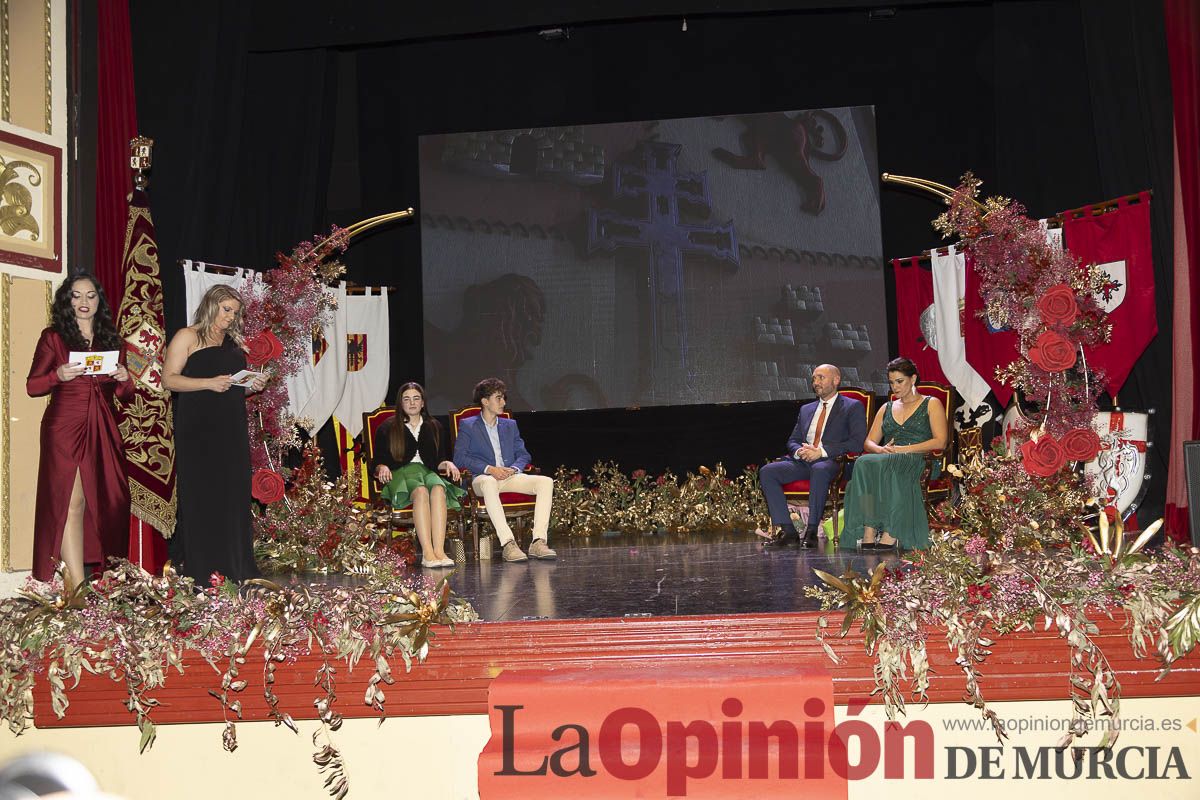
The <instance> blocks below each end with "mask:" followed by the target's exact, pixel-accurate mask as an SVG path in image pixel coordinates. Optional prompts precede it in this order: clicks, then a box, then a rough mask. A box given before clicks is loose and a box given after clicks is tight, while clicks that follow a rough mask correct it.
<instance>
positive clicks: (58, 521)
mask: <svg viewBox="0 0 1200 800" xmlns="http://www.w3.org/2000/svg"><path fill="white" fill-rule="evenodd" d="M70 353H71V348H70V347H68V346H67V344H66V342H64V341H63V339H62V337H61V336H59V335H58V333H56V332H55V331H54V329H53V328H47V329H46V330H44V331H42V338H41V339H39V340H38V344H37V350H35V351H34V354H33V366H32V367H30V368H29V377H28V379H26V381H25V388H26V391H27V392H29V396H30V397H41V396H43V395H46V394H49V395H50V406H49V407H48V408H47V409H46V413H45V414H44V415H43V416H42V438H41V441H42V458H41V463H40V464H39V466H38V488H37V509H36V510H35V512H34V513H35V516H34V528H33V577H35V578H37V579H38V580H40V581H48V580H50V578H52V577H53V576H54V569H55V567H56V566H57V564H58V561H59V556H60V553H61V551H62V535H63V526H64V525H65V524H66V521H67V507H68V506H69V505H70V501H71V488H72V486H73V485H74V483H75V472H76V470H78V471H79V478H80V481H81V482H82V484H83V494H84V497H85V498H86V500H87V512H86V514H85V515H84V522H83V560H84V563H86V564H97V563H98V564H101V565H102V568H103V565H104V562H105V560H106V559H107V558H108V557H109V556H117V557H120V558H126V557H128V555H129V481H128V478H127V476H126V474H125V450H124V446H123V445H122V443H121V434H120V432H119V431H118V430H117V421H116V418H115V417H114V414H113V396H114V395H116V396H117V397H119V398H121V399H122V400H130V399H132V398H133V381H132V380H128V381H124V382H120V381H117V380H116V379H114V378H113V377H112V376H111V375H94V376H93V375H80V376H79V377H78V378H75V379H74V380H70V381H66V382H63V381H60V380H59V379H58V374H57V370H58V368H59V366H61V365H62V364H65V363H67V359H68V357H69V355H70Z"/></svg>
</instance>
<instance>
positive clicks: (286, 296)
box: [242, 225, 348, 480]
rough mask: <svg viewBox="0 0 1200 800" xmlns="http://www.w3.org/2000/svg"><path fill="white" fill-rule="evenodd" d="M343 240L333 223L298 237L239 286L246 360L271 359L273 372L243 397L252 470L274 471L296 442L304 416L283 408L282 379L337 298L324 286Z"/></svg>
mask: <svg viewBox="0 0 1200 800" xmlns="http://www.w3.org/2000/svg"><path fill="white" fill-rule="evenodd" d="M347 244H348V237H347V234H346V231H345V230H343V229H341V228H338V227H337V226H336V225H335V226H334V227H333V228H332V230H331V231H330V234H329V236H327V237H324V238H322V239H319V240H316V239H315V240H313V241H311V242H310V241H303V242H300V243H299V244H298V245H296V246H295V247H294V248H293V249H292V252H291V253H290V254H288V255H284V254H283V253H276V254H275V260H276V262H277V266H276V267H275V268H274V269H271V270H267V271H266V272H264V273H263V279H262V281H261V282H254V283H249V284H247V285H246V286H245V288H244V289H243V293H244V297H245V300H246V305H245V308H244V310H243V314H242V320H243V322H242V326H243V333H244V335H245V338H246V346H247V350H248V353H247V357H246V360H247V361H248V362H249V363H250V364H252V365H255V366H264V365H267V364H270V371H271V373H272V379H271V381H269V382H268V383H267V386H266V388H265V389H263V391H261V392H258V393H257V394H253V395H251V396H250V397H248V398H247V399H246V412H247V416H248V419H249V426H250V441H251V442H253V443H255V446H253V447H251V448H250V459H251V465H252V467H253V468H254V469H256V470H261V469H264V468H266V469H270V470H272V471H274V469H275V465H277V464H279V463H280V459H281V458H282V456H283V453H284V451H285V450H287V449H288V448H290V447H298V446H299V444H300V440H299V438H298V437H297V425H298V424H303V423H304V422H305V421H304V420H297V419H295V418H293V417H292V415H291V414H290V413H289V412H288V410H287V409H288V392H287V378H289V377H291V376H293V375H295V374H296V373H297V372H299V371H300V368H301V366H302V365H303V364H304V362H305V361H306V360H308V359H311V358H312V342H313V336H314V334H315V333H316V332H319V331H320V329H321V325H323V324H324V323H326V322H328V320H329V315H330V313H331V312H332V310H333V308H334V306H335V303H336V301H335V300H334V299H333V297H332V296H331V295H330V294H329V293H328V292H326V291H325V290H324V285H325V284H327V283H329V282H330V281H334V280H336V279H337V278H339V277H340V276H341V275H342V274H343V273H345V271H346V268H345V265H343V264H342V263H341V262H340V261H338V260H337V255H338V254H340V253H342V252H345V250H346V246H347ZM259 443H261V444H262V447H258V446H257V445H258V444H259ZM260 480H261V479H260ZM281 480H282V479H281Z"/></svg>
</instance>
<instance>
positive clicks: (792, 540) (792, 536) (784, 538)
mask: <svg viewBox="0 0 1200 800" xmlns="http://www.w3.org/2000/svg"><path fill="white" fill-rule="evenodd" d="M798 544H800V534H799V533H797V532H796V531H780V532H779V533H777V534H775V535H774V536H773V537H771V538H770V539H768V540H767V542H766V544H764V545H763V547H794V546H796V545H798Z"/></svg>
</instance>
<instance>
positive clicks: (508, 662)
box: [34, 613, 1200, 728]
mask: <svg viewBox="0 0 1200 800" xmlns="http://www.w3.org/2000/svg"><path fill="white" fill-rule="evenodd" d="M819 616H820V615H819V614H817V613H801V614H763V615H743V616H720V617H652V618H636V619H595V620H547V621H535V622H487V623H476V624H472V625H462V626H459V627H458V628H457V629H456V630H455V632H453V633H451V632H450V631H449V629H447V628H437V629H435V630H436V631H437V636H436V639H435V643H434V646H433V647H432V648H431V650H430V654H429V660H428V662H427V663H426V664H423V665H418V666H416V667H414V668H413V670H412V672H409V673H404V671H403V670H404V662H403V660H402V659H400V658H398V657H397V658H395V659H393V660H392V669H393V676H394V677H395V678H396V683H395V684H394V685H392V686H385V687H383V688H384V691H385V692H386V693H387V698H388V700H387V703H386V704H385V705H386V708H387V713H388V715H389V716H393V717H405V716H430V715H434V716H437V715H452V714H486V713H487V710H488V709H487V692H488V686H489V684H490V683H491V680H492V678H493V677H494V676H495V675H498V674H499V673H500V671H502V670H504V669H513V670H516V669H588V668H589V667H592V666H594V665H598V664H612V663H618V664H619V663H629V664H631V665H634V664H636V665H646V666H650V665H659V664H664V663H678V662H679V660H680V659H686V660H688V661H689V662H690V663H695V662H701V663H703V662H705V661H711V662H712V668H713V670H715V671H717V670H720V669H721V665H722V664H723V663H728V660H729V659H737V658H753V659H755V660H756V661H770V662H772V663H776V664H778V663H785V664H796V665H800V664H807V665H816V666H822V667H825V668H827V669H829V671H830V672H831V673H832V674H833V682H834V693H835V696H836V698H837V701H838V702H839V703H846V702H848V701H849V700H850V699H851V698H857V697H867V696H868V695H869V694H870V692H871V691H872V690H873V689H874V681H873V679H872V674H873V672H872V670H873V666H874V663H875V661H874V659H873V658H872V657H870V656H868V655H867V654H866V652H865V650H864V648H863V641H862V636H861V634H859V633H858V632H857V630H854V631H851V633H850V634H849V635H848V636H847V637H846V638H845V639H836V638H833V637H832V636H830V638H829V642H830V644H831V645H832V646H833V648H834V650H835V651H836V652H837V654H838V655H839V656H840V657H841V658H842V659H843V661H842V663H841V664H833V663H832V662H831V661H830V660H829V658H828V657H827V655H826V654H825V652H824V650H823V649H822V648H821V646H820V645H819V644H818V643H817V641H816V639H815V636H816V631H817V618H818V617H819ZM828 616H829V620H830V626H831V627H832V628H834V630H837V625H838V624H839V622H840V616H839V615H837V614H830V615H828ZM1097 624H1098V625H1099V627H1100V633H1099V634H1098V635H1097V636H1096V637H1094V638H1095V639H1096V640H1097V642H1098V643H1099V645H1100V647H1101V649H1102V650H1103V651H1104V653H1105V655H1107V657H1108V659H1109V662H1110V664H1111V665H1112V667H1113V668H1114V669H1115V670H1116V671H1117V674H1118V680H1119V681H1120V682H1121V686H1122V690H1123V696H1124V697H1127V698H1132V697H1182V696H1200V655H1196V654H1193V655H1191V656H1189V657H1188V658H1185V659H1183V660H1181V661H1180V662H1179V663H1177V664H1176V666H1175V668H1174V669H1172V670H1171V674H1170V675H1168V676H1167V677H1166V678H1164V679H1163V680H1162V681H1156V680H1155V679H1156V678H1157V677H1158V674H1159V670H1158V664H1157V662H1156V661H1155V660H1154V659H1153V658H1145V659H1138V658H1135V657H1134V655H1133V653H1132V651H1131V649H1130V646H1129V640H1128V633H1127V631H1125V630H1123V629H1122V628H1121V625H1120V623H1118V622H1110V621H1109V620H1107V619H1101V620H1100V621H1099V622H1098V623H1097ZM928 648H929V661H930V665H931V668H932V669H933V670H935V671H936V674H933V675H931V676H930V687H929V693H928V694H929V700H930V701H931V702H935V703H957V702H961V701H962V698H963V691H964V680H963V673H962V670H961V668H959V667H958V666H957V665H956V664H955V663H954V654H953V653H951V652H950V651H949V649H948V648H947V646H946V644H945V639H944V636H943V634H942V632H941V631H931V632H930V637H929V639H928ZM991 649H992V655H991V656H989V657H988V659H987V661H985V662H984V663H983V664H982V665H981V666H980V670H981V671H982V673H983V680H982V689H983V693H984V696H985V697H986V698H987V699H988V700H989V701H1013V700H1061V701H1064V702H1065V701H1066V699H1067V697H1068V692H1069V683H1068V678H1067V675H1068V672H1069V668H1070V655H1071V654H1070V649H1069V648H1068V646H1067V643H1066V641H1065V640H1064V639H1062V638H1061V637H1059V636H1057V635H1056V634H1055V633H1053V632H1043V631H1040V630H1039V631H1031V632H1028V633H1025V634H1018V635H1011V636H1007V637H1004V638H1002V639H998V640H997V641H996V643H995V645H994V646H993V647H992V648H991ZM261 658H262V650H261V649H260V648H258V647H255V648H254V649H253V650H252V651H251V654H250V657H249V658H248V659H247V664H246V665H245V667H244V668H243V669H242V671H241V674H240V675H239V677H240V678H242V679H245V680H247V681H248V682H249V686H247V688H246V690H245V691H243V692H241V693H239V694H236V695H234V697H233V698H231V699H240V700H241V701H242V706H243V716H244V719H245V720H246V721H254V720H264V719H266V718H267V715H266V703H265V702H264V701H263V697H262V662H261V660H260V659H261ZM319 663H320V662H319V659H317V658H315V657H313V656H305V657H303V658H301V659H300V660H299V661H298V662H297V663H294V664H280V665H279V666H278V667H277V668H276V672H275V687H274V688H275V693H276V694H277V695H278V696H279V698H280V703H279V708H280V709H281V710H282V711H283V712H285V713H288V714H291V715H292V716H293V717H294V718H296V719H313V718H315V716H316V714H315V709H314V708H313V699H314V698H316V697H317V696H318V690H317V689H316V688H315V687H314V686H313V685H312V682H313V677H314V675H315V670H316V668H317V665H318V664H319ZM334 663H335V666H336V667H337V670H338V672H337V679H338V683H337V687H336V691H337V695H338V702H337V705H336V708H337V710H338V711H339V712H340V713H341V714H342V715H343V716H345V717H349V718H358V717H377V716H378V713H377V712H375V711H374V710H373V709H371V708H370V707H368V706H366V705H363V703H362V697H363V693H364V692H365V690H366V686H367V681H368V679H369V678H370V676H371V674H372V665H371V662H370V661H369V660H367V659H364V660H363V661H360V662H359V664H358V665H357V666H356V667H355V669H354V671H353V672H349V671H348V668H347V666H346V664H345V663H344V662H341V661H336V662H334ZM219 686H220V675H219V673H217V672H214V671H213V670H212V668H211V667H209V666H208V664H206V663H205V662H203V661H202V660H200V659H198V658H196V659H194V660H192V661H190V662H189V664H188V667H187V671H186V672H185V673H184V674H182V675H180V674H179V673H177V672H175V671H174V670H172V671H170V672H169V673H168V675H167V678H166V686H164V687H163V688H162V689H159V690H157V691H153V692H150V696H151V697H154V698H155V699H157V700H159V701H160V702H161V703H162V706H160V707H159V708H157V709H156V710H155V711H154V713H153V715H152V718H153V719H154V721H155V722H156V723H158V724H169V723H199V722H220V721H222V719H223V716H222V712H221V706H220V704H219V703H218V702H217V701H216V700H215V699H214V698H213V697H211V696H210V695H209V694H208V691H209V690H210V689H217V688H218V687H219ZM67 697H68V699H69V700H70V704H71V705H70V707H69V708H68V709H67V714H66V716H65V717H64V718H63V719H61V720H60V719H58V718H57V717H55V715H54V712H53V711H52V710H51V706H50V692H49V685H48V683H47V682H46V680H45V679H44V677H42V678H39V680H38V681H37V683H36V685H35V687H34V704H35V707H34V724H35V725H36V726H37V727H39V728H53V727H87V726H97V725H125V724H132V723H133V722H134V718H133V716H132V715H131V714H130V713H129V712H127V711H126V710H125V708H124V705H123V704H124V701H125V698H126V692H125V688H124V686H123V684H119V683H116V682H114V681H112V680H110V679H109V678H108V677H107V676H96V675H86V674H85V675H84V676H83V678H82V679H81V680H80V683H79V686H77V687H76V688H75V689H73V690H70V691H69V692H68V695H67ZM871 702H879V700H878V698H877V697H875V698H872V700H871ZM913 713H914V714H917V715H919V711H918V710H914V711H913Z"/></svg>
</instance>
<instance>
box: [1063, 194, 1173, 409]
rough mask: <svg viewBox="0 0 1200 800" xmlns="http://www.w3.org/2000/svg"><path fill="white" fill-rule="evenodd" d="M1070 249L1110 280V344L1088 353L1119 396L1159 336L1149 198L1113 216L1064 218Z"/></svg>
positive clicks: (1083, 213) (1087, 210)
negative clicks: (1147, 349) (1135, 365)
mask: <svg viewBox="0 0 1200 800" xmlns="http://www.w3.org/2000/svg"><path fill="white" fill-rule="evenodd" d="M1063 236H1064V238H1065V240H1066V247H1067V249H1068V250H1070V251H1071V252H1072V253H1074V254H1075V255H1077V256H1079V258H1080V259H1082V260H1083V263H1085V264H1099V265H1101V266H1102V267H1103V268H1104V270H1105V271H1106V272H1107V273H1108V275H1109V282H1108V286H1107V288H1106V292H1105V295H1104V296H1103V297H1101V298H1100V304H1101V305H1102V306H1104V308H1105V309H1106V310H1107V311H1108V321H1109V322H1110V323H1112V328H1113V331H1112V340H1111V341H1109V342H1107V343H1106V344H1101V345H1099V346H1098V347H1093V348H1091V349H1090V350H1087V351H1086V353H1087V359H1088V365H1089V366H1091V367H1093V368H1096V367H1099V368H1102V369H1104V371H1105V372H1106V373H1107V374H1108V384H1107V388H1108V393H1109V394H1111V395H1112V396H1113V397H1116V396H1117V393H1118V392H1120V391H1121V387H1122V386H1123V385H1124V384H1125V379H1126V378H1128V377H1129V372H1130V371H1131V370H1132V369H1133V365H1134V363H1135V362H1136V361H1137V360H1138V358H1139V357H1140V356H1141V355H1142V351H1144V350H1145V349H1146V345H1148V344H1150V340H1151V339H1153V338H1154V336H1155V334H1157V333H1158V317H1157V315H1156V312H1155V307H1154V259H1153V255H1152V253H1151V249H1150V194H1149V192H1142V193H1141V195H1140V196H1139V198H1138V202H1137V203H1135V204H1130V203H1129V202H1128V201H1127V200H1125V199H1122V200H1120V201H1119V204H1118V207H1117V209H1116V210H1115V211H1110V212H1108V213H1105V214H1099V215H1093V214H1092V207H1091V206H1085V207H1084V208H1081V209H1076V210H1074V211H1067V212H1064V213H1063Z"/></svg>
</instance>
